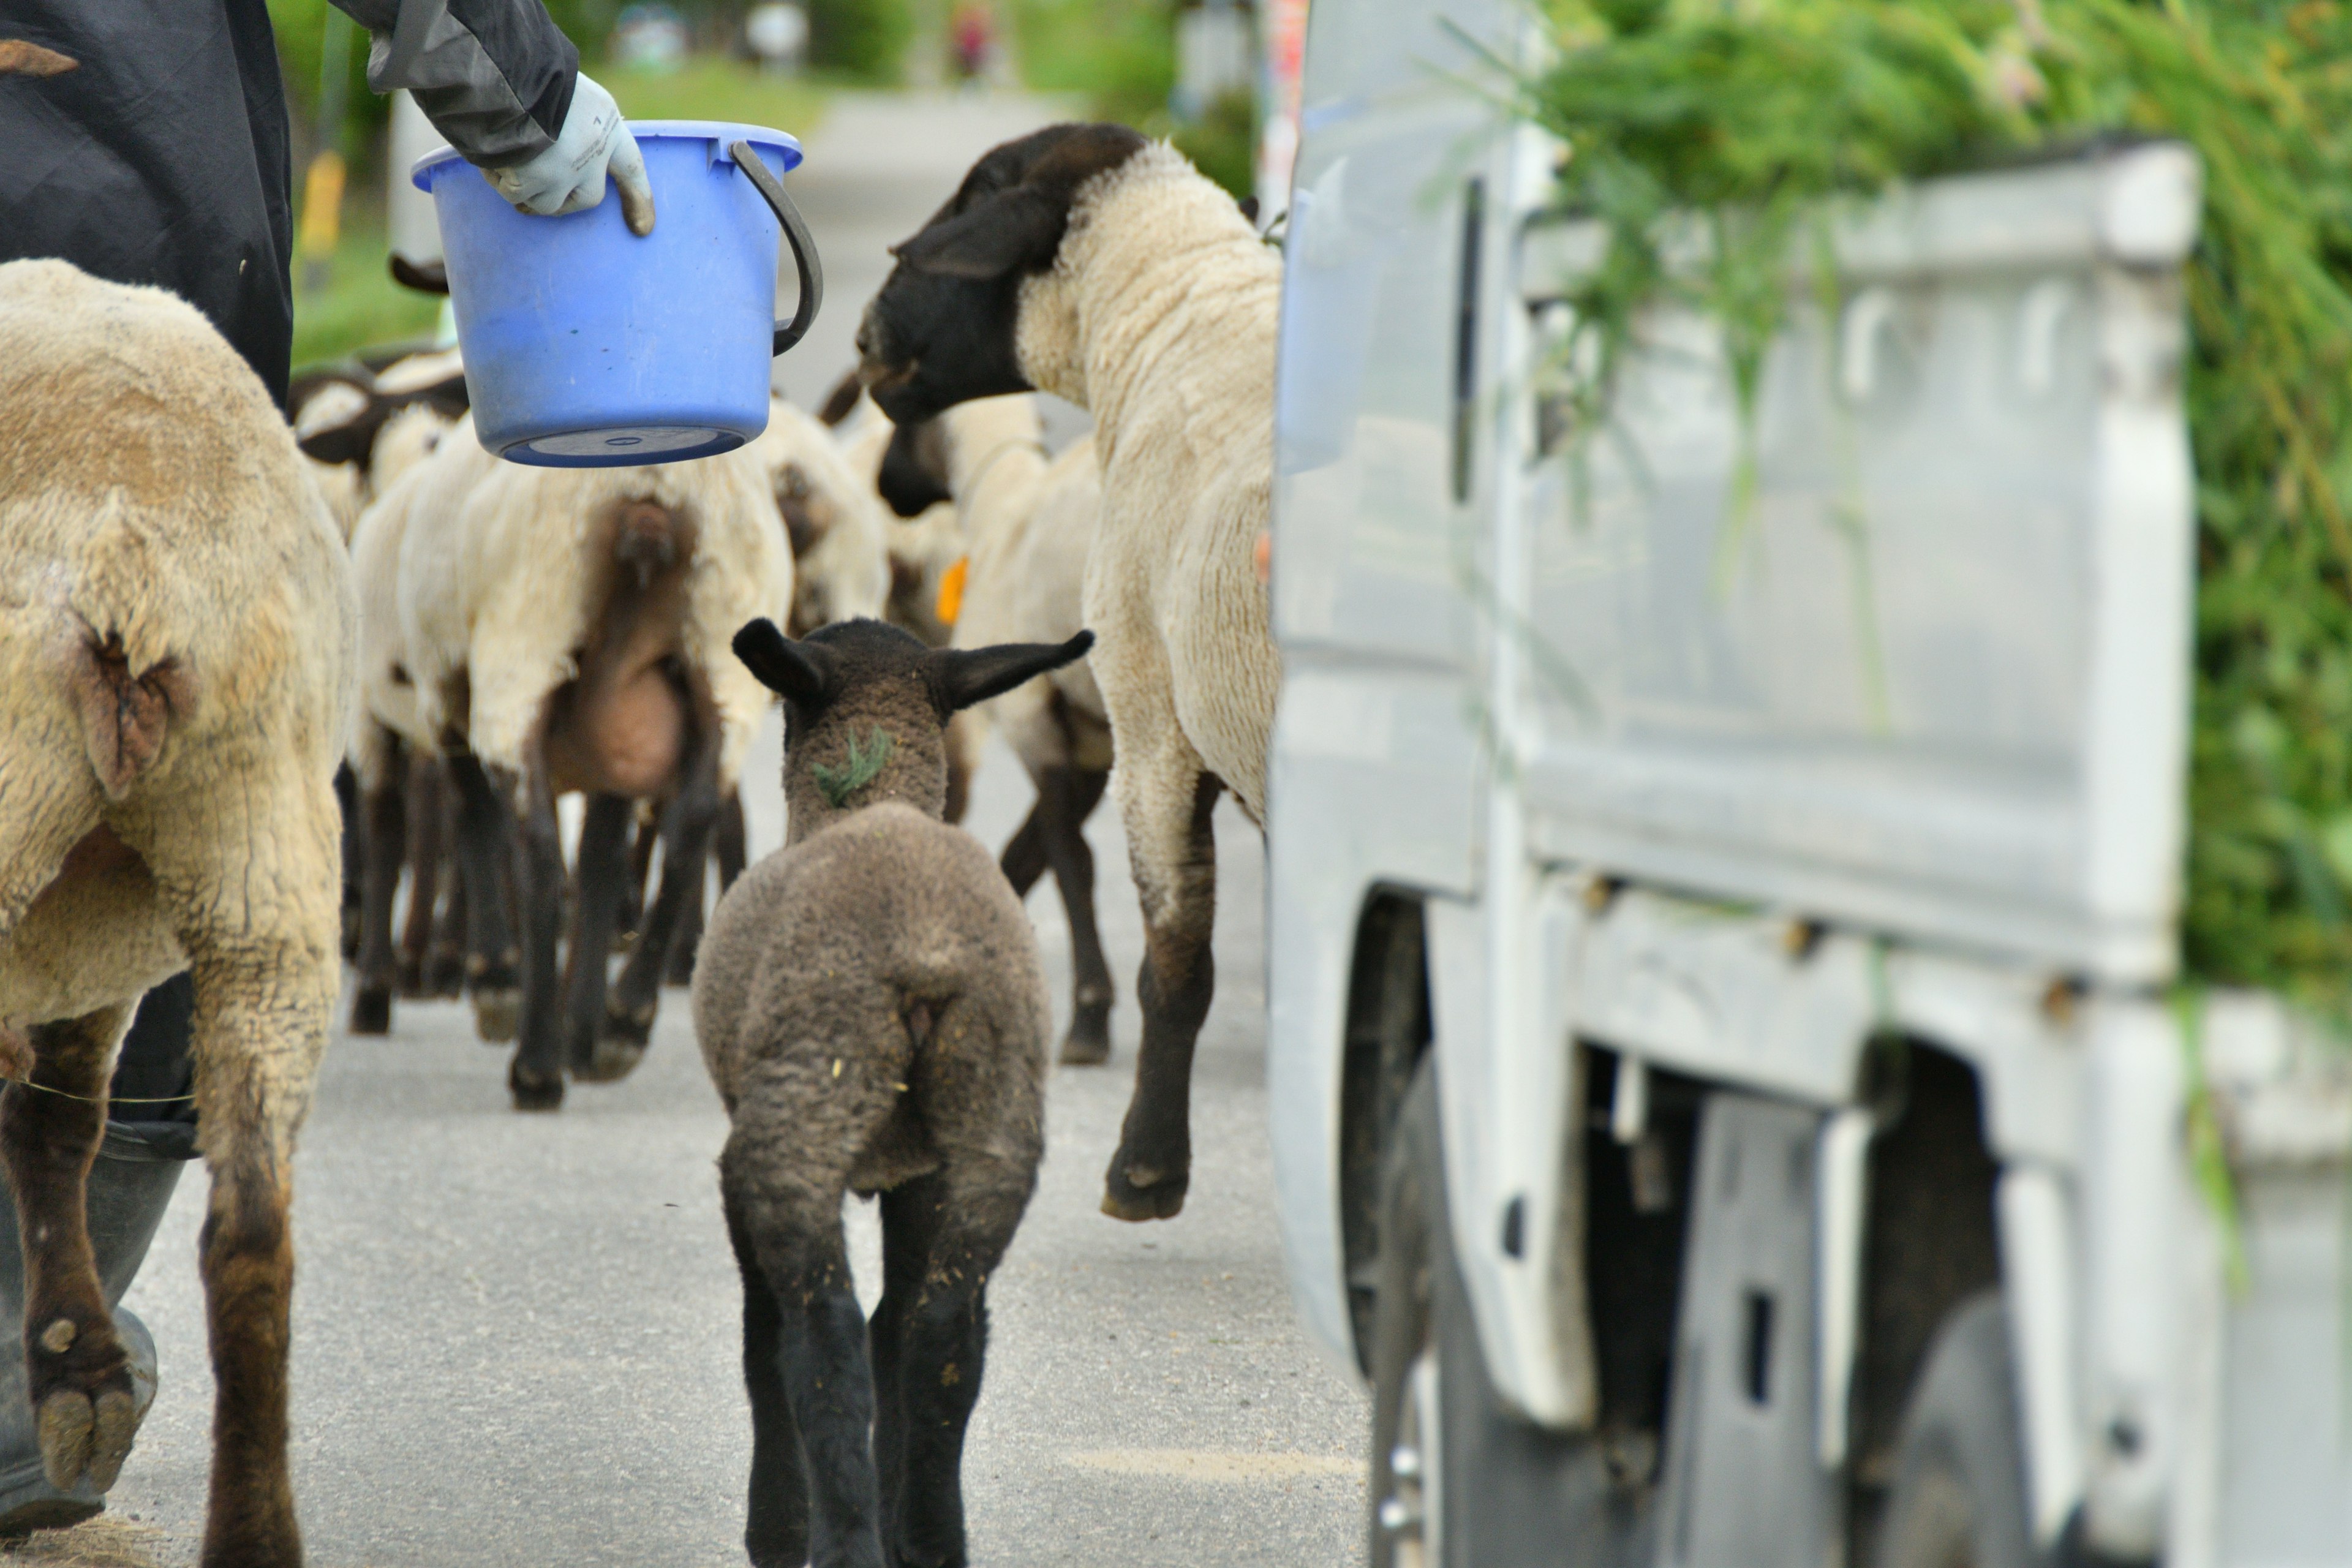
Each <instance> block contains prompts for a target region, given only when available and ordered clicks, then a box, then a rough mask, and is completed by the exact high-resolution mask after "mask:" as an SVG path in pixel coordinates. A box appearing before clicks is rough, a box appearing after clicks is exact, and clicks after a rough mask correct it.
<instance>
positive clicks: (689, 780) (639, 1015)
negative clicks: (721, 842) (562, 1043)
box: [580, 717, 719, 1082]
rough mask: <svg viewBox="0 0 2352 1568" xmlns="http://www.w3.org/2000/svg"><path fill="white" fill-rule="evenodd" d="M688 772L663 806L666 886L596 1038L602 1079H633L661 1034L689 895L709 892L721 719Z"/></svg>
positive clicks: (702, 739) (699, 737)
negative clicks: (665, 989) (673, 952)
mask: <svg viewBox="0 0 2352 1568" xmlns="http://www.w3.org/2000/svg"><path fill="white" fill-rule="evenodd" d="M684 773H685V779H684V782H683V783H682V784H680V785H679V787H678V790H677V794H675V795H672V796H670V800H669V804H668V805H667V806H665V807H664V808H663V810H662V826H661V833H662V874H661V889H660V890H659V891H658V892H656V894H655V895H654V902H653V907H652V908H651V909H649V910H646V927H645V930H644V931H643V932H641V933H640V934H639V935H638V938H637V945H636V949H635V951H634V952H631V953H630V954H629V962H628V963H626V964H625V965H624V966H623V967H622V970H621V977H620V979H618V980H617V981H615V982H614V984H613V994H612V998H611V1000H610V1001H608V1002H607V1003H606V1004H605V1005H604V1029H603V1031H602V1033H601V1034H600V1036H599V1037H598V1038H597V1041H596V1065H595V1070H594V1071H593V1073H583V1074H581V1075H580V1076H581V1077H583V1078H593V1079H596V1080H597V1081H599V1082H603V1081H608V1080H610V1079H617V1078H625V1077H627V1076H628V1074H629V1073H630V1072H631V1071H632V1070H634V1069H635V1067H636V1065H637V1063H638V1061H639V1060H640V1059H642V1058H644V1056H645V1054H646V1043H647V1042H648V1041H650V1040H651V1039H652V1038H653V1033H654V1015H655V1013H656V1010H657V1009H658V1008H659V1007H660V1005H661V984H662V971H663V968H664V967H665V966H666V964H667V962H668V958H669V950H670V945H671V943H672V942H675V941H677V940H679V938H680V936H681V932H680V931H679V927H680V925H681V924H682V923H683V922H684V918H685V912H686V906H687V903H688V900H694V901H697V902H699V901H700V900H701V898H702V874H703V871H702V863H703V861H704V860H705V859H706V858H708V857H709V853H710V830H711V827H712V826H713V825H714V824H715V823H716V822H717V821H718V819H719V726H718V724H717V723H716V721H712V720H710V719H709V718H707V717H706V718H705V720H704V721H703V722H700V723H698V724H697V725H696V726H695V738H694V749H693V751H692V752H691V753H689V755H688V758H687V763H686V767H685V769H684Z"/></svg>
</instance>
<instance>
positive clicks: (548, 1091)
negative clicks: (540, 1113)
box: [507, 1062, 563, 1110]
mask: <svg viewBox="0 0 2352 1568" xmlns="http://www.w3.org/2000/svg"><path fill="white" fill-rule="evenodd" d="M507 1092H508V1093H509V1095H512V1096H513V1097H514V1108H515V1109H516V1110H561V1109H562V1106H563V1076H562V1074H561V1073H559V1074H557V1075H556V1076H555V1077H554V1078H552V1079H543V1078H541V1077H540V1076H539V1075H538V1074H537V1073H534V1072H529V1071H526V1070H525V1069H524V1068H523V1065H522V1064H521V1063H520V1062H517V1063H515V1064H514V1065H513V1066H511V1067H509V1068H507Z"/></svg>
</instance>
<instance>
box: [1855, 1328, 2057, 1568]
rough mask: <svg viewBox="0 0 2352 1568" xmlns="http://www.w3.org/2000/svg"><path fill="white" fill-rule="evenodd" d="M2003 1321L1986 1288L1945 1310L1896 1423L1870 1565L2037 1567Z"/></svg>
mask: <svg viewBox="0 0 2352 1568" xmlns="http://www.w3.org/2000/svg"><path fill="white" fill-rule="evenodd" d="M2021 1430H2022V1428H2021V1425H2020V1423H2019V1421H2018V1415H2017V1382H2016V1378H2015V1375H2014V1373H2012V1371H2011V1359H2010V1348H2009V1317H2008V1313H2007V1311H2006V1310H2005V1309H2004V1308H2003V1306H2002V1302H2001V1297H2000V1292H1999V1291H1997V1290H1989V1291H1986V1292H1985V1293H1984V1294H1982V1295H1979V1296H1974V1297H1971V1298H1969V1300H1966V1301H1964V1302H1962V1303H1961V1304H1960V1305H1959V1306H1958V1307H1956V1308H1954V1309H1953V1310H1952V1312H1951V1314H1950V1315H1949V1316H1948V1317H1947V1318H1946V1319H1945V1320H1944V1324H1943V1327H1942V1328H1940V1329H1938V1330H1937V1332H1936V1338H1935V1342H1934V1343H1932V1344H1931V1345H1930V1346H1929V1347H1928V1350H1927V1360H1926V1361H1925V1363H1923V1364H1922V1367H1921V1371H1920V1373H1919V1381H1918V1383H1917V1384H1916V1386H1915V1387H1914V1389H1913V1391H1912V1394H1911V1405H1910V1409H1909V1411H1908V1412H1907V1413H1906V1415H1905V1416H1904V1421H1903V1439H1902V1447H1901V1448H1900V1450H1899V1458H1898V1459H1897V1462H1896V1467H1895V1486H1894V1489H1893V1490H1892V1491H1891V1492H1890V1493H1889V1494H1888V1497H1887V1500H1886V1516H1885V1522H1884V1523H1883V1524H1882V1526H1881V1527H1880V1533H1879V1544H1878V1556H1877V1561H1876V1563H1875V1568H2044V1564H2045V1563H2046V1562H2047V1559H2046V1558H2045V1557H2044V1556H2043V1555H2042V1553H2041V1552H2037V1551H2035V1550H2034V1546H2033V1531H2032V1519H2031V1516H2030V1515H2029V1514H2028V1513H2027V1511H2026V1500H2025V1499H2026V1491H2025V1444H2024V1440H2023V1437H2022V1436H2021Z"/></svg>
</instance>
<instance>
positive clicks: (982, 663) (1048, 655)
mask: <svg viewBox="0 0 2352 1568" xmlns="http://www.w3.org/2000/svg"><path fill="white" fill-rule="evenodd" d="M1094 646H1095V634H1094V633H1092V632H1080V633H1079V634H1078V635H1077V636H1076V637H1072V638H1071V639H1070V640H1069V641H1067V642H1066V643H1041V642H1009V643H999V644H997V645H996V646H995V647H976V648H971V649H959V650H957V651H956V652H953V653H935V654H933V655H931V661H932V668H933V669H934V670H936V671H937V675H938V679H939V684H940V691H941V692H942V693H943V694H944V695H945V696H946V698H947V704H948V709H949V710H950V712H952V711H953V710H956V709H959V708H969V707H971V705H972V704H973V703H975V702H985V701H987V700H989V699H990V698H992V697H1002V696H1003V695H1004V694H1005V693H1006V692H1008V691H1010V690H1012V689H1013V688H1014V687H1016V686H1018V685H1020V684H1021V683H1022V682H1023V681H1025V680H1029V679H1034V678H1035V677H1037V676H1040V675H1043V674H1045V672H1046V671H1047V670H1049V669H1059V668H1062V666H1064V665H1066V664H1068V663H1069V662H1071V661H1072V660H1073V659H1078V658H1085V657H1086V653H1087V649H1088V648H1090V647H1094Z"/></svg>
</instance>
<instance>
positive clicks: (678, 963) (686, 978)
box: [662, 823, 715, 986]
mask: <svg viewBox="0 0 2352 1568" xmlns="http://www.w3.org/2000/svg"><path fill="white" fill-rule="evenodd" d="M714 826H715V823H714ZM703 860H704V861H706V862H707V861H708V860H709V855H708V854H705V855H704V857H703ZM686 875H687V880H688V890H687V895H686V902H685V904H684V905H682V906H681V907H680V908H679V910H678V911H677V930H676V931H672V932H671V933H670V939H669V958H668V960H667V962H666V963H664V964H663V965H662V984H665V985H677V986H687V985H691V984H694V955H695V954H696V953H698V952H701V951H702V921H703V913H702V907H703V903H704V901H705V898H706V895H707V894H708V893H709V888H710V872H709V866H708V865H707V864H698V865H696V866H694V867H693V868H690V869H688V870H687V873H686Z"/></svg>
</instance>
